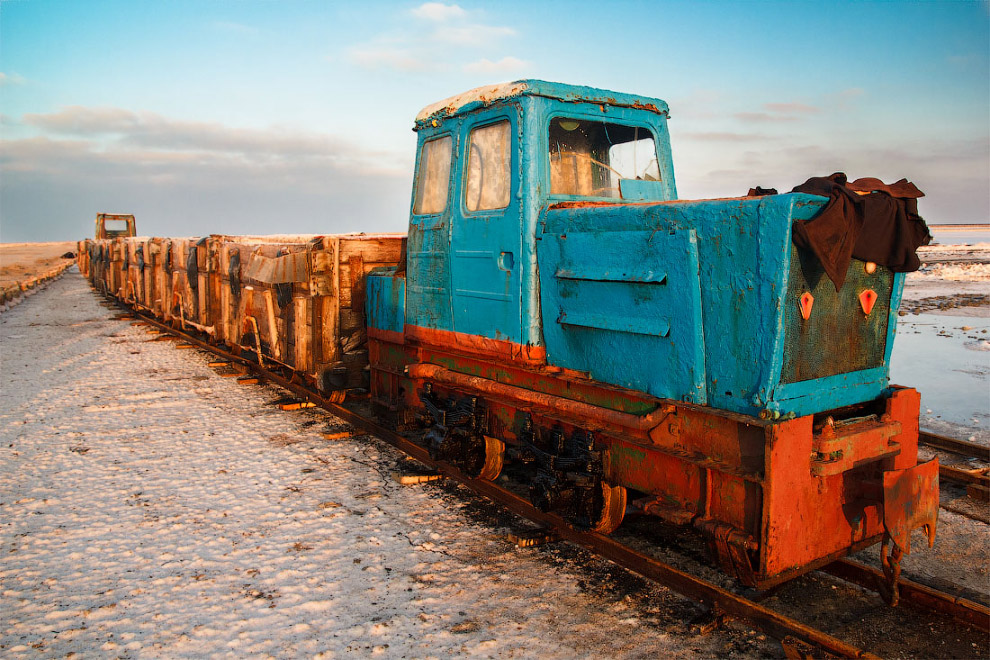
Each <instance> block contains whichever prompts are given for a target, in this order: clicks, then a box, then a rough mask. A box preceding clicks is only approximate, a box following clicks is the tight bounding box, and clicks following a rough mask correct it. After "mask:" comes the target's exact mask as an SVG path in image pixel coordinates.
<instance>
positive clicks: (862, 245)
mask: <svg viewBox="0 0 990 660" xmlns="http://www.w3.org/2000/svg"><path fill="white" fill-rule="evenodd" d="M791 192H801V193H810V194H812V195H821V196H823V197H828V198H829V201H828V204H827V205H826V206H825V208H823V209H822V210H821V212H820V213H819V214H818V215H816V216H815V217H814V218H811V219H810V220H799V221H797V222H795V223H794V227H793V239H794V244H795V245H797V246H798V247H802V248H807V249H809V250H811V251H812V252H814V253H815V256H817V257H818V260H819V261H820V262H821V263H822V267H823V268H824V269H825V273H826V274H827V275H828V277H829V279H830V280H832V283H833V284H834V285H835V290H836V291H838V290H839V289H840V288H841V287H842V283H843V282H844V281H845V279H846V271H847V269H848V268H849V261H850V260H851V259H852V257H856V258H857V259H861V260H862V261H872V262H874V263H877V264H880V265H881V266H887V267H888V268H890V269H891V270H893V271H895V272H899V273H907V272H911V271H915V270H918V268H920V267H921V261H920V260H919V259H918V255H917V254H916V252H915V251H916V250H917V249H918V247H919V246H922V245H928V243H929V242H930V241H931V239H932V235H931V233H930V232H929V231H928V225H926V224H925V221H924V220H923V219H922V218H921V216H919V215H918V198H919V197H924V195H925V193H923V192H921V191H920V190H918V188H917V187H916V186H915V185H914V184H913V183H911V182H910V181H907V180H906V179H901V180H900V181H898V182H896V183H892V184H889V185H888V184H885V183H883V182H882V181H880V180H879V179H874V178H863V179H857V180H855V181H853V182H852V183H847V181H846V175H845V174H844V173H842V172H836V173H835V174H833V175H832V176H828V177H812V178H810V179H808V180H807V181H805V182H804V183H802V184H801V185H800V186H797V187H795V188H794V189H793V190H792V191H791ZM859 193H867V194H865V195H864V194H859Z"/></svg>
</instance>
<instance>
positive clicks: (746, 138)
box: [680, 131, 778, 142]
mask: <svg viewBox="0 0 990 660" xmlns="http://www.w3.org/2000/svg"><path fill="white" fill-rule="evenodd" d="M680 137H682V138H685V139H687V140H693V141H694V142H754V141H760V142H763V141H769V140H776V139H778V138H775V137H771V136H769V135H765V134H762V133H734V132H731V131H696V132H687V133H681V135H680Z"/></svg>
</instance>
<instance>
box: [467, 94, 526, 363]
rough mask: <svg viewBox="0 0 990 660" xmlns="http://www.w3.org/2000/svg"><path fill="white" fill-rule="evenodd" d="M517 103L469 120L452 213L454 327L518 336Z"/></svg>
mask: <svg viewBox="0 0 990 660" xmlns="http://www.w3.org/2000/svg"><path fill="white" fill-rule="evenodd" d="M519 115H520V112H519V107H518V106H517V105H515V104H507V105H504V106H502V107H496V108H491V109H488V110H485V111H481V112H478V113H476V114H474V115H471V117H470V118H469V119H468V120H466V121H465V122H464V125H463V129H462V131H461V136H462V138H461V157H460V158H459V159H458V168H459V174H460V176H459V177H457V178H456V179H455V180H459V181H460V195H459V200H458V201H457V203H455V204H453V205H452V207H453V213H452V217H451V230H452V231H451V244H450V252H451V260H450V268H451V283H452V287H451V288H452V296H451V311H452V316H453V325H454V330H455V331H456V332H459V333H465V334H470V335H481V336H484V337H488V338H491V339H500V340H508V341H513V342H517V343H519V342H520V341H521V329H520V306H519V296H520V291H519V256H520V252H521V246H522V231H521V201H520V194H519V191H520V185H521V181H520V175H519V152H520V146H519V133H518V123H519Z"/></svg>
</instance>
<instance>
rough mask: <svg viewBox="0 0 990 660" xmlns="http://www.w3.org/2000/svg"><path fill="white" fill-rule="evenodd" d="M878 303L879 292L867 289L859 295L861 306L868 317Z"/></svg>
mask: <svg viewBox="0 0 990 660" xmlns="http://www.w3.org/2000/svg"><path fill="white" fill-rule="evenodd" d="M876 302H877V292H876V291H874V290H873V289H866V290H865V291H863V292H862V293H861V294H859V305H860V307H862V308H863V313H864V314H866V315H867V316H869V315H870V312H872V311H873V305H874V304H876Z"/></svg>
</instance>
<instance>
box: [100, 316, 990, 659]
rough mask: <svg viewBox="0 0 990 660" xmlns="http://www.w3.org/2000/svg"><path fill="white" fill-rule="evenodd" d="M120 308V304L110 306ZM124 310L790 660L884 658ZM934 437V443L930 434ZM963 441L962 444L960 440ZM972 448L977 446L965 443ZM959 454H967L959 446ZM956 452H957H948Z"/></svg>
mask: <svg viewBox="0 0 990 660" xmlns="http://www.w3.org/2000/svg"><path fill="white" fill-rule="evenodd" d="M111 304H113V303H111ZM116 307H117V308H118V309H120V310H121V311H122V314H121V315H120V316H118V317H117V318H119V319H139V320H140V321H141V322H142V323H145V324H147V325H149V326H152V327H155V328H158V329H159V330H161V331H162V332H164V333H168V334H169V335H171V336H173V337H176V338H179V339H182V340H183V342H184V343H185V344H186V345H189V346H190V347H191V346H195V347H198V348H202V349H204V350H206V351H209V352H211V353H213V354H214V355H217V356H219V357H221V358H222V359H223V360H225V361H227V362H229V363H230V364H232V365H238V366H239V367H240V368H242V369H244V370H245V372H250V373H251V374H252V375H253V376H254V377H257V378H259V379H261V380H264V381H268V382H271V383H274V384H276V385H279V386H280V387H282V388H284V389H286V390H288V391H290V392H292V393H293V394H294V395H296V396H297V397H299V398H300V399H301V400H302V401H305V402H310V403H313V404H315V405H316V406H319V407H320V408H322V409H324V410H326V411H327V412H329V413H331V414H332V415H335V416H336V417H339V418H341V419H343V420H345V421H347V422H349V423H351V424H352V425H354V426H355V427H357V428H359V429H361V430H363V431H365V432H367V433H368V434H370V435H373V436H375V437H377V438H379V439H380V440H383V441H385V442H387V443H389V444H391V445H393V446H394V447H396V448H397V449H399V450H400V451H402V452H403V453H405V454H407V455H408V456H410V457H412V458H414V459H415V460H417V461H419V462H420V463H422V464H423V465H425V466H426V467H427V468H429V469H431V470H435V471H436V472H438V473H439V474H442V475H443V476H444V477H446V478H448V479H451V480H453V481H456V482H458V483H461V484H464V485H465V486H467V487H469V488H471V489H472V490H473V491H475V492H476V493H478V494H480V495H482V496H483V497H486V498H488V499H489V500H492V501H494V502H496V503H498V504H500V505H501V506H503V507H504V508H505V509H507V510H509V511H510V512H512V513H514V514H516V515H518V516H520V517H522V518H525V519H527V520H529V521H532V522H533V523H536V524H538V525H540V526H541V527H543V528H544V529H546V530H548V531H550V532H552V533H553V534H554V535H556V537H558V538H560V539H562V540H565V541H568V542H570V543H573V544H575V545H577V546H580V547H583V548H585V549H587V550H589V551H591V552H592V553H594V554H596V555H598V556H600V557H602V558H605V559H608V560H610V561H611V562H613V563H615V564H617V565H619V566H622V567H623V568H626V569H628V570H630V571H632V572H634V573H636V574H639V575H641V576H643V577H645V578H647V579H649V580H653V581H656V582H658V583H659V584H662V585H664V586H666V587H668V588H670V589H671V590H673V591H675V592H677V593H679V594H681V595H682V596H685V597H687V598H689V599H691V600H694V601H696V602H699V603H702V604H703V605H705V606H707V607H708V608H710V609H711V611H712V612H713V613H718V614H719V615H727V616H729V617H731V618H735V619H738V620H740V621H742V622H744V623H745V624H747V625H749V626H752V627H753V628H754V629H756V630H759V631H762V632H764V633H766V634H768V635H770V636H772V637H774V638H776V639H778V640H780V641H781V644H782V646H783V648H784V651H785V654H786V655H787V656H788V657H792V658H811V657H820V656H821V655H822V654H823V653H824V654H831V656H837V657H845V658H876V657H878V656H876V655H874V654H872V653H870V652H868V651H866V650H863V649H861V648H858V647H857V646H855V645H853V644H850V643H848V642H846V641H844V640H842V639H839V638H838V637H836V636H833V635H831V634H829V633H827V632H825V631H822V630H819V629H817V628H815V627H813V626H810V625H807V624H805V623H802V622H801V621H798V620H797V619H795V618H792V617H790V616H787V615H786V614H783V613H781V612H778V611H776V610H774V609H772V608H770V607H768V606H766V605H764V604H762V603H761V602H760V601H761V600H762V599H761V598H759V597H752V598H751V597H747V596H745V595H742V594H739V593H735V592H733V591H731V590H729V589H726V588H724V587H722V586H720V585H718V584H716V583H714V582H711V581H709V580H706V579H704V578H701V577H698V576H697V575H693V574H691V573H689V572H687V571H684V570H682V569H679V568H677V567H675V566H673V565H672V564H669V563H665V562H663V561H660V560H659V559H657V558H656V557H653V556H650V555H647V554H645V553H643V552H639V551H637V550H635V549H632V548H630V547H629V546H627V545H624V544H622V543H620V542H619V541H617V540H615V539H613V538H610V537H607V536H602V535H599V534H595V533H591V532H583V531H579V530H575V529H573V528H571V527H570V526H568V525H567V524H566V523H565V522H564V520H563V519H561V518H559V517H558V516H556V515H553V514H548V513H543V512H541V511H539V510H538V509H536V508H535V507H533V506H532V505H531V504H530V502H529V501H528V500H526V499H524V498H522V497H520V496H519V495H518V494H516V493H514V492H512V491H510V490H508V489H506V488H503V487H501V486H499V485H497V484H495V483H493V482H490V481H486V480H481V479H472V478H470V477H468V476H467V475H465V474H464V473H463V472H461V471H460V470H459V469H457V468H456V467H454V466H451V465H448V464H446V463H442V462H436V461H434V460H432V459H431V458H430V456H429V453H428V452H427V450H426V449H425V448H423V447H421V446H420V445H417V444H415V443H414V442H411V441H410V440H409V439H407V438H405V437H403V436H402V435H399V434H398V433H396V432H394V431H392V430H390V429H388V428H385V427H383V426H381V425H379V424H378V423H377V422H375V421H374V420H373V419H370V418H369V417H367V416H365V415H363V414H361V413H360V412H359V411H356V410H354V409H352V408H350V407H345V406H343V405H341V403H340V402H338V401H335V400H332V399H331V398H328V397H324V396H322V395H321V394H320V393H319V392H317V391H315V390H314V389H312V388H310V387H307V386H305V385H303V384H301V383H300V382H299V381H298V380H297V379H295V378H293V377H292V376H287V375H286V373H283V372H282V371H281V368H280V367H278V366H277V365H270V366H262V365H259V364H258V363H257V362H255V361H252V360H250V359H246V358H244V357H242V356H240V355H236V354H234V353H232V352H230V351H227V350H225V349H223V348H221V347H219V346H216V345H214V344H212V343H210V342H207V341H204V340H203V339H201V338H200V337H198V336H195V335H193V334H190V333H188V332H184V331H182V330H179V329H176V328H173V327H171V326H169V325H167V324H164V323H162V322H160V321H158V320H157V319H155V318H154V317H152V316H149V315H147V314H144V313H142V312H141V311H140V310H135V309H131V308H128V307H124V306H120V305H116ZM926 436H927V438H933V437H936V436H933V435H931V434H926ZM955 442H959V441H955ZM966 444H967V445H969V444H971V443H966ZM957 448H960V449H961V448H963V446H962V445H958V446H957ZM949 451H951V450H949ZM821 570H822V571H823V572H825V573H828V574H831V575H833V576H836V577H838V578H840V579H842V580H845V581H847V582H850V583H852V584H855V585H858V586H860V587H862V588H864V589H866V590H869V591H878V590H879V585H880V584H881V583H882V582H883V580H884V578H883V575H882V573H881V572H880V571H878V570H876V569H873V568H871V567H868V566H865V565H863V564H860V563H857V562H854V561H850V560H846V559H839V560H837V561H834V562H832V563H830V564H828V565H827V566H824V567H823V568H822V569H821ZM897 588H898V590H899V593H900V602H901V603H903V604H905V605H907V606H909V607H912V608H917V609H920V610H924V611H931V612H936V613H939V614H941V615H946V616H949V617H951V618H953V619H954V620H956V621H958V622H961V623H963V624H965V625H967V626H971V627H973V628H975V629H976V630H977V631H980V632H982V633H984V634H990V608H987V607H985V606H983V605H981V604H979V603H976V602H973V601H971V600H968V599H965V598H961V597H959V596H956V595H953V594H950V593H946V592H943V591H939V590H937V589H933V588H930V587H927V586H925V585H922V584H919V583H916V582H913V581H911V580H909V579H907V578H903V577H902V578H900V579H899V580H898V585H897Z"/></svg>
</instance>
